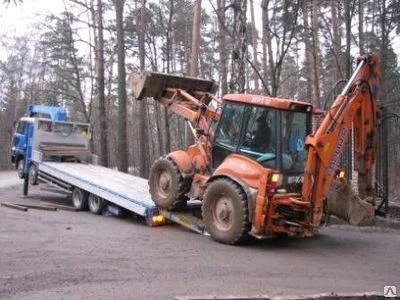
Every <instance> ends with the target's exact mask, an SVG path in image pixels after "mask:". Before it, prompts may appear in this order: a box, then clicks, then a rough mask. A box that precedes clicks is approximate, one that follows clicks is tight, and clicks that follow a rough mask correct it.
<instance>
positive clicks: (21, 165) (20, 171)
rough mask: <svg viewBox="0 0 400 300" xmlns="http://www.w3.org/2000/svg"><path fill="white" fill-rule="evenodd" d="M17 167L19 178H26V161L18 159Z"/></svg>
mask: <svg viewBox="0 0 400 300" xmlns="http://www.w3.org/2000/svg"><path fill="white" fill-rule="evenodd" d="M16 167H17V174H18V177H19V178H21V179H23V178H24V177H25V176H24V159H23V158H19V159H18V161H17V166H16Z"/></svg>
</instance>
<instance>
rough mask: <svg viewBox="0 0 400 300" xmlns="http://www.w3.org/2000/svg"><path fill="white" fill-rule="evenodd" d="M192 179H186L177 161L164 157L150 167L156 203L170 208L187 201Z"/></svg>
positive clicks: (151, 190)
mask: <svg viewBox="0 0 400 300" xmlns="http://www.w3.org/2000/svg"><path fill="white" fill-rule="evenodd" d="M190 183H191V180H188V179H184V178H183V176H182V174H181V172H180V171H179V169H178V167H177V165H176V164H175V162H174V161H173V160H172V159H170V158H165V157H162V158H160V159H158V160H156V161H155V163H154V164H153V166H152V167H151V169H150V176H149V188H150V195H151V198H152V199H153V201H154V203H155V204H156V205H157V206H159V207H161V208H165V209H168V210H172V209H174V208H178V207H180V206H182V205H184V204H185V203H186V200H187V199H188V197H187V196H186V193H187V192H188V191H189V189H190Z"/></svg>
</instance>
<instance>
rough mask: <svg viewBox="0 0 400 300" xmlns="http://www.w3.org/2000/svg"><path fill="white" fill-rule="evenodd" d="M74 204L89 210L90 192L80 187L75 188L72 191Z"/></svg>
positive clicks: (81, 208) (77, 207) (80, 208)
mask: <svg viewBox="0 0 400 300" xmlns="http://www.w3.org/2000/svg"><path fill="white" fill-rule="evenodd" d="M72 204H73V205H74V207H75V208H76V209H78V210H87V208H88V193H87V192H86V191H84V190H81V189H80V188H77V187H76V188H74V190H73V191H72Z"/></svg>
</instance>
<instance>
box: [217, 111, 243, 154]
mask: <svg viewBox="0 0 400 300" xmlns="http://www.w3.org/2000/svg"><path fill="white" fill-rule="evenodd" d="M243 111H244V105H240V104H236V103H225V105H224V108H223V111H222V115H221V119H220V121H219V124H218V128H217V132H216V135H215V143H216V144H219V145H221V146H224V147H226V148H229V149H232V150H233V149H235V148H236V147H237V145H238V143H239V138H240V125H241V123H242V118H243Z"/></svg>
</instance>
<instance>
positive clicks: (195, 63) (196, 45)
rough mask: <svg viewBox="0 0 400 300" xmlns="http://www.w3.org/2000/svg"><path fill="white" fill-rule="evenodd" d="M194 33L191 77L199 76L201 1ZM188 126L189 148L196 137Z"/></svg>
mask: <svg viewBox="0 0 400 300" xmlns="http://www.w3.org/2000/svg"><path fill="white" fill-rule="evenodd" d="M193 14H194V15H193V32H192V55H191V58H190V76H193V77H197V76H198V75H199V52H200V38H201V37H200V25H201V0H195V4H194V12H193ZM185 126H187V128H186V131H185V135H186V139H185V144H186V146H189V145H191V144H193V143H194V136H193V133H192V131H191V130H190V128H188V125H185Z"/></svg>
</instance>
